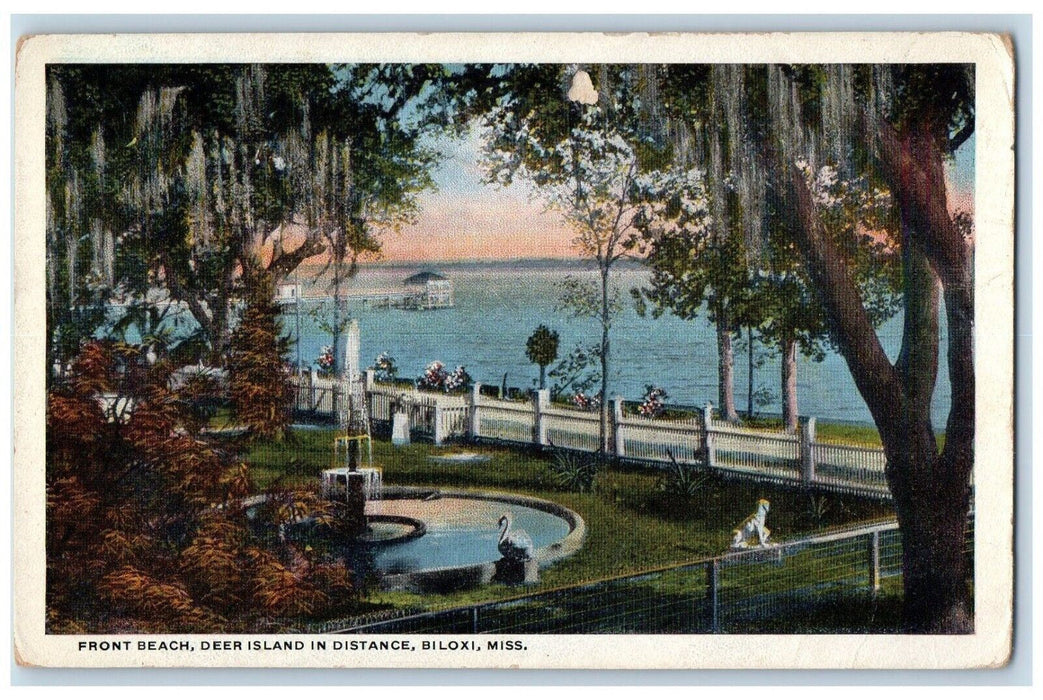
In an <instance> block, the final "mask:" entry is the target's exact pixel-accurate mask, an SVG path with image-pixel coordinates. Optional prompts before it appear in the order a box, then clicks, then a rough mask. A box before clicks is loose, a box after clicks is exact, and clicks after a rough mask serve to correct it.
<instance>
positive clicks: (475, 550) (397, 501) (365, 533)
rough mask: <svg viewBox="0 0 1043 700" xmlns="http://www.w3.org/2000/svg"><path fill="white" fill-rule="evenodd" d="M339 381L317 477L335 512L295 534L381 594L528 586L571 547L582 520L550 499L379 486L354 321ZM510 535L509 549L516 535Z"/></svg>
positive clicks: (380, 476)
mask: <svg viewBox="0 0 1043 700" xmlns="http://www.w3.org/2000/svg"><path fill="white" fill-rule="evenodd" d="M341 382H342V389H341V392H340V396H341V397H344V400H343V401H342V402H341V403H340V405H339V409H340V410H339V411H338V414H339V415H338V418H339V421H338V422H339V424H340V429H339V431H338V433H339V434H338V435H337V436H336V437H335V438H334V441H333V464H332V465H331V468H330V469H325V470H323V471H322V474H321V490H322V495H323V497H324V498H325V499H326V500H328V501H330V502H331V504H332V505H333V508H334V514H335V515H334V517H333V518H332V520H331V522H329V523H327V524H322V525H319V524H318V522H317V520H316V519H315V518H305V519H303V520H302V521H301V522H300V527H298V528H296V532H297V535H296V536H298V537H306V538H311V537H318V538H322V539H323V540H325V541H326V542H327V543H328V544H331V545H333V546H334V547H336V548H337V549H339V551H340V552H341V556H343V557H344V559H345V561H347V562H350V565H351V566H352V567H353V568H354V569H355V570H356V571H359V570H360V569H361V570H364V571H368V572H372V573H375V574H377V575H378V576H379V579H380V583H381V586H382V587H383V588H388V589H407V590H412V591H417V592H424V591H449V590H456V589H460V588H466V587H470V586H476V585H482V584H487V583H490V582H492V581H494V580H495V581H502V582H505V583H532V582H535V581H536V580H538V573H537V572H538V568H539V567H540V566H546V565H548V564H550V563H551V562H554V561H557V560H558V559H561V558H563V557H566V556H569V555H570V554H572V553H574V552H575V551H576V550H578V549H579V547H580V546H581V544H582V541H583V538H584V535H585V525H584V524H583V519H582V518H580V516H579V515H577V514H576V513H574V512H572V511H571V510H568V509H567V508H563V507H562V506H559V505H558V504H556V503H551V502H549V501H543V500H540V499H536V498H530V497H527V496H521V495H518V494H504V493H477V492H472V491H455V490H453V491H450V490H440V489H431V488H426V489H419V488H410V487H401V486H399V487H385V485H384V483H383V474H382V472H381V470H380V468H379V467H375V466H374V465H373V448H372V440H371V437H370V425H369V416H368V413H367V411H366V401H365V391H364V385H363V382H362V375H361V371H360V365H359V329H358V324H357V322H355V321H353V322H352V323H351V324H350V325H349V327H348V332H347V343H346V347H345V370H344V374H343V375H342V378H341ZM364 448H365V449H366V452H365V453H363V449H364ZM364 454H365V455H366V456H365V457H363V455H364ZM363 459H365V460H366V462H365V466H363V465H361V464H360V462H362V461H363ZM507 512H509V513H510V514H511V515H512V516H513V518H514V522H516V523H517V525H518V529H522V528H524V529H526V530H528V532H529V533H531V535H532V537H531V540H530V541H528V542H527V544H526V545H525V547H522V548H520V549H518V551H517V552H515V550H513V549H512V550H511V553H512V556H507V555H505V554H503V549H502V548H503V547H506V544H505V542H507V538H506V537H502V536H501V535H503V533H501V531H500V529H501V527H502V524H500V525H498V524H497V523H498V518H500V517H501V516H502V515H503V514H504V513H507ZM514 532H515V543H516V544H517V543H518V541H520V538H518V537H517V535H518V531H517V530H515V531H514ZM522 551H524V556H522Z"/></svg>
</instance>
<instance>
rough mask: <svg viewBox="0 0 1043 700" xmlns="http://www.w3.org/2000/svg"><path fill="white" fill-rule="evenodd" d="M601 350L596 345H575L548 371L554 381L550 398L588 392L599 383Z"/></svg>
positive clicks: (567, 396)
mask: <svg viewBox="0 0 1043 700" xmlns="http://www.w3.org/2000/svg"><path fill="white" fill-rule="evenodd" d="M600 358H601V348H599V347H598V346H597V345H592V346H590V347H583V346H582V345H578V344H577V345H576V347H574V348H573V349H572V350H571V351H570V352H569V354H568V355H566V356H565V357H563V358H562V359H561V361H560V362H558V364H557V365H555V366H554V368H553V369H552V370H551V371H550V378H551V379H553V380H554V384H553V386H551V397H552V398H554V399H555V400H562V399H566V398H569V397H571V396H573V395H575V394H579V393H586V392H589V391H590V390H591V389H592V388H593V387H594V386H596V385H597V384H598V383H600V382H601V359H600Z"/></svg>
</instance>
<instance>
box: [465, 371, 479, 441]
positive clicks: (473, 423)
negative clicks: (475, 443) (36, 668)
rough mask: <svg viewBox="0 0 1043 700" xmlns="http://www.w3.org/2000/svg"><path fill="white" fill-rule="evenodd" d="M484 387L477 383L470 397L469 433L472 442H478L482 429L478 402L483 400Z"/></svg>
mask: <svg viewBox="0 0 1043 700" xmlns="http://www.w3.org/2000/svg"><path fill="white" fill-rule="evenodd" d="M481 395H482V385H481V384H480V383H479V382H475V383H474V384H473V385H472V386H471V394H470V396H469V399H470V400H469V402H468V403H469V411H468V418H469V421H468V426H467V432H468V433H469V437H470V438H471V439H472V440H477V439H478V438H479V437H481V435H479V428H480V427H481V426H480V424H479V423H478V402H479V401H480V400H481Z"/></svg>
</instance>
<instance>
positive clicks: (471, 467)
mask: <svg viewBox="0 0 1043 700" xmlns="http://www.w3.org/2000/svg"><path fill="white" fill-rule="evenodd" d="M332 439H333V433H332V431H329V430H297V431H294V433H293V434H292V436H291V437H290V439H288V440H287V441H285V442H283V443H279V444H272V443H267V444H260V445H257V446H255V447H254V448H253V449H252V450H251V452H250V453H249V455H248V461H249V463H250V465H251V473H252V475H253V478H254V479H255V480H256V482H257V484H258V487H259V488H266V487H268V486H271V485H273V484H276V483H279V484H282V485H285V486H314V485H315V484H316V483H317V480H318V475H319V471H320V470H322V469H325V468H328V467H329V466H330V464H331V455H332V448H331V445H332ZM462 450H465V451H467V452H477V453H481V454H483V455H485V456H487V457H488V461H485V462H456V463H453V462H444V461H443V462H438V461H435V460H433V459H431V458H432V457H437V456H440V455H446V454H450V453H453V452H460V451H462ZM373 460H374V464H375V465H377V466H379V467H381V468H382V469H383V472H384V481H385V483H387V484H391V485H409V486H431V487H443V488H450V487H451V488H457V489H474V490H492V491H510V492H514V493H521V494H526V495H530V496H535V497H537V498H543V499H547V500H551V501H555V502H557V503H560V504H562V505H564V506H566V507H568V508H570V509H572V510H574V511H575V512H577V513H579V514H580V515H581V516H582V517H583V519H584V520H585V521H586V524H587V539H586V542H585V543H584V545H583V547H582V549H580V551H579V552H578V553H576V554H575V555H573V556H572V557H569V558H568V559H565V560H564V561H561V562H559V563H557V564H555V565H554V566H552V567H550V568H548V569H546V570H544V571H542V572H541V581H540V583H539V584H538V585H537V586H535V587H532V588H531V589H529V588H527V589H526V592H529V591H530V590H531V591H532V592H535V591H538V590H542V589H546V588H553V587H558V586H565V585H572V584H577V583H583V582H589V581H594V580H599V579H603V578H606V577H611V576H618V575H623V574H628V573H636V572H640V571H645V570H647V569H651V568H655V567H662V566H668V565H671V564H678V563H682V562H687V561H691V560H695V559H700V558H703V557H708V556H712V555H715V554H720V553H721V552H723V551H725V550H726V549H727V547H728V544H729V542H730V539H731V531H732V529H733V528H734V527H735V526H736V525H737V524H738V523H739V522H741V521H742V520H743V519H744V518H745V517H746V516H747V515H749V514H750V513H751V512H752V511H753V509H754V506H755V504H756V502H757V500H758V499H760V498H767V499H768V500H770V501H771V503H772V508H771V513H770V515H769V519H768V523H769V527H770V528H771V530H772V532H773V537H774V538H776V539H779V540H785V539H791V538H794V537H797V536H800V535H802V534H807V533H810V532H813V531H816V530H819V529H822V528H824V527H831V526H837V525H842V524H846V523H850V522H857V521H863V520H867V519H875V518H879V517H883V516H888V515H891V514H892V510H891V507H890V506H889V505H888V504H885V503H880V502H876V501H870V500H865V499H859V498H856V497H849V496H844V497H840V496H825V497H822V496H819V497H815V498H812V497H810V496H809V495H807V494H804V493H800V492H798V491H795V490H790V489H785V488H781V487H775V486H765V485H757V484H750V483H740V482H726V481H721V480H716V479H710V480H707V481H706V482H705V483H704V484H703V485H702V486H701V487H700V488H699V489H698V490H697V491H696V493H695V494H694V495H693V496H691V497H688V498H684V497H680V496H676V495H673V494H671V493H670V492H669V491H668V490H667V489H666V484H665V474H664V473H663V472H660V471H658V470H656V469H653V468H649V467H625V466H610V467H604V468H602V470H601V471H600V473H599V475H598V477H597V481H596V483H595V487H594V489H593V491H592V492H588V493H576V492H571V491H566V490H563V489H561V488H560V487H559V486H558V485H557V482H556V479H555V475H554V473H553V471H552V460H553V457H552V456H551V455H549V454H547V453H540V452H538V451H535V450H531V451H529V450H518V449H513V448H506V447H497V446H486V445H483V446H471V445H468V446H444V447H435V446H434V445H430V444H417V443H414V444H411V445H407V446H402V447H393V446H392V445H391V444H390V443H388V442H384V441H380V440H374V442H373ZM518 593H519V591H518V589H516V588H509V587H506V586H500V585H490V586H485V587H481V588H478V589H473V590H470V591H461V592H458V593H452V594H445V595H433V594H425V595H423V596H419V595H414V594H409V593H401V592H382V591H372V592H371V593H370V596H369V600H370V602H372V603H377V604H381V605H394V606H410V607H413V606H415V607H420V608H425V609H436V608H442V607H449V606H453V605H460V604H464V603H470V602H480V601H488V600H497V599H500V598H504V597H508V596H511V595H517V594H518Z"/></svg>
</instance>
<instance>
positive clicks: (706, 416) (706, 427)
mask: <svg viewBox="0 0 1043 700" xmlns="http://www.w3.org/2000/svg"><path fill="white" fill-rule="evenodd" d="M703 455H704V459H705V460H706V468H707V469H713V463H714V462H715V461H716V459H717V454H716V451H715V450H714V445H713V404H711V403H707V404H706V407H705V408H703Z"/></svg>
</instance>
